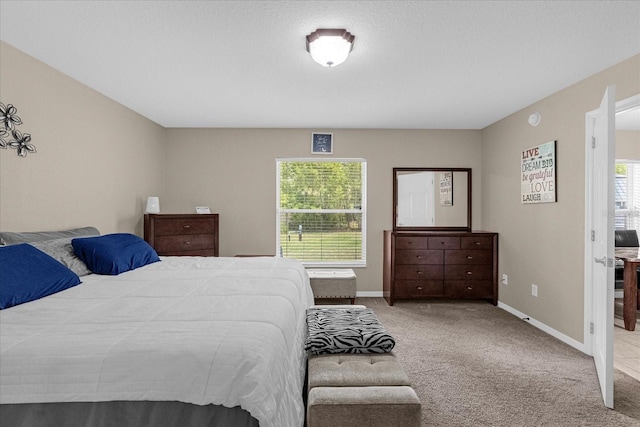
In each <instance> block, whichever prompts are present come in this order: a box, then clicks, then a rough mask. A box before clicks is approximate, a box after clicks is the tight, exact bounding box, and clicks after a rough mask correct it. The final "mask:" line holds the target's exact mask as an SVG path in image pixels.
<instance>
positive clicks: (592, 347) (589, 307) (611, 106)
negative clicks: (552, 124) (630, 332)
mask: <svg viewBox="0 0 640 427" xmlns="http://www.w3.org/2000/svg"><path fill="white" fill-rule="evenodd" d="M613 93H615V87H609V88H607V90H606V91H605V96H604V98H603V101H602V104H601V105H600V108H599V109H598V110H595V111H592V112H590V113H587V115H586V132H585V148H586V152H587V155H586V164H585V171H586V177H585V178H586V191H585V193H586V194H585V202H586V212H585V214H586V228H585V317H584V320H585V334H584V337H585V338H584V341H585V348H586V350H587V351H588V352H590V353H589V354H591V355H592V356H593V357H594V362H595V366H596V371H597V372H598V378H599V380H600V386H601V391H602V395H603V399H604V403H605V406H607V407H610V408H613V388H614V384H613V365H614V348H613V347H614V346H613V340H614V328H613V320H614V300H613V264H614V259H613V229H614V221H613V216H614V215H612V213H613V212H614V211H615V208H614V198H613V192H614V180H615V173H614V158H615V151H614V148H615V146H614V144H615V123H616V118H615V114H622V113H623V112H626V111H629V110H632V109H634V108H638V107H640V94H639V95H636V96H634V97H631V98H627V99H625V100H622V101H619V102H617V103H616V102H614V99H615V95H613ZM614 113H615V114H614ZM621 121H622V120H621ZM596 142H597V143H596ZM603 176H605V177H606V179H605V180H603V179H602V177H603ZM603 213H606V215H603ZM594 255H595V256H594ZM596 263H598V264H602V266H600V268H597V266H596Z"/></svg>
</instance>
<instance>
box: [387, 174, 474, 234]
mask: <svg viewBox="0 0 640 427" xmlns="http://www.w3.org/2000/svg"><path fill="white" fill-rule="evenodd" d="M393 218H394V224H393V229H394V230H443V231H444V230H460V231H471V169H470V168H393Z"/></svg>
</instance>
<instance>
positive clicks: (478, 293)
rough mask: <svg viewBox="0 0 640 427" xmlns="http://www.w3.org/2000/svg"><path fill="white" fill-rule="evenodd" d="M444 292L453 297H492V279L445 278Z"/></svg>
mask: <svg viewBox="0 0 640 427" xmlns="http://www.w3.org/2000/svg"><path fill="white" fill-rule="evenodd" d="M444 294H445V295H446V296H448V297H452V298H454V297H455V298H491V297H493V282H492V281H491V280H445V282H444Z"/></svg>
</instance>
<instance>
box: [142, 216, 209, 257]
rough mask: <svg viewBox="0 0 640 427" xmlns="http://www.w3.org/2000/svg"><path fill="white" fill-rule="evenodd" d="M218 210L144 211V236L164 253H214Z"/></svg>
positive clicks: (173, 254) (157, 249)
mask: <svg viewBox="0 0 640 427" xmlns="http://www.w3.org/2000/svg"><path fill="white" fill-rule="evenodd" d="M218 236H219V234H218V214H145V216H144V240H146V241H147V242H148V243H149V244H150V245H151V246H152V247H153V248H154V249H155V250H156V252H157V253H158V255H166V256H218V253H219V249H218Z"/></svg>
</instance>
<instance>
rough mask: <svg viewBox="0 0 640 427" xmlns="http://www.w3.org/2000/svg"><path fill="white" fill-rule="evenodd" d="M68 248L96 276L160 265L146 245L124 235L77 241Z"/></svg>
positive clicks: (154, 253)
mask: <svg viewBox="0 0 640 427" xmlns="http://www.w3.org/2000/svg"><path fill="white" fill-rule="evenodd" d="M71 245H72V246H73V251H74V252H75V254H76V256H77V257H78V258H80V259H81V260H82V261H84V263H85V264H86V265H87V267H89V270H91V271H92V272H94V273H96V274H108V275H118V274H120V273H124V272H125V271H129V270H135V269H136V268H138V267H142V266H143V265H147V264H151V263H152V262H156V261H160V258H159V257H158V254H157V253H156V251H155V250H153V248H152V247H151V246H149V244H148V243H147V242H145V241H144V240H142V239H141V238H140V237H138V236H135V235H133V234H128V233H115V234H105V235H104V236H98V237H83V238H77V239H73V240H72V241H71Z"/></svg>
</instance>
